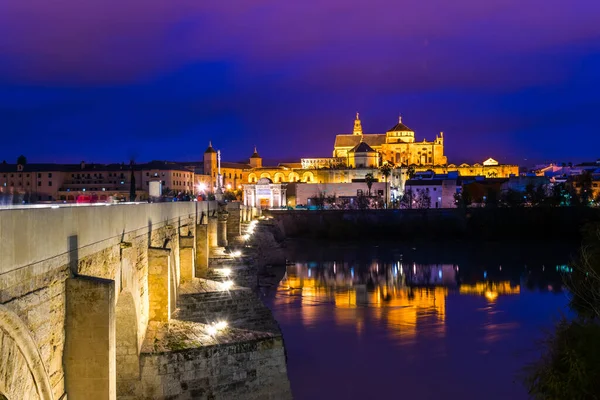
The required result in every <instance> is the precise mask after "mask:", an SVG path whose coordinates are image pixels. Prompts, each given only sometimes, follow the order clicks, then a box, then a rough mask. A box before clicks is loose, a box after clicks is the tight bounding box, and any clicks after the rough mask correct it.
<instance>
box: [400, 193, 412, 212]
mask: <svg viewBox="0 0 600 400" xmlns="http://www.w3.org/2000/svg"><path fill="white" fill-rule="evenodd" d="M412 201H413V191H412V189H406V190H405V191H404V195H402V198H401V199H400V208H403V209H408V208H412Z"/></svg>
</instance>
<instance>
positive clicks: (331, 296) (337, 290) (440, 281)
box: [274, 260, 521, 343]
mask: <svg viewBox="0 0 600 400" xmlns="http://www.w3.org/2000/svg"><path fill="white" fill-rule="evenodd" d="M520 290H521V288H520V285H519V284H514V283H512V282H510V281H508V280H506V281H497V282H494V281H482V282H476V283H472V284H468V283H460V275H459V267H458V266H457V265H452V264H417V263H410V264H408V265H407V264H403V263H402V262H401V261H397V262H392V263H383V262H380V261H377V260H376V261H373V262H372V263H370V264H368V265H356V264H351V263H348V262H341V263H338V262H323V263H316V262H304V263H296V264H294V265H288V267H287V271H286V275H285V277H284V279H283V280H282V281H281V283H280V285H279V288H278V290H277V296H276V298H275V301H274V304H275V305H276V306H277V305H283V304H287V305H293V304H298V305H301V306H302V307H300V317H301V318H302V320H303V321H304V322H305V323H306V324H309V325H310V324H311V323H313V322H314V320H315V319H316V318H317V317H318V316H319V315H320V311H321V310H319V309H318V308H316V307H313V306H319V305H325V304H331V305H334V306H335V309H334V312H333V314H334V315H333V318H334V320H335V321H336V323H338V324H340V325H351V326H355V328H356V332H357V333H358V334H360V333H361V332H362V331H363V329H364V325H365V318H366V314H364V313H362V314H361V313H356V314H347V313H344V312H343V311H342V310H344V309H353V308H357V307H368V308H374V310H370V313H369V317H370V318H372V317H375V319H376V320H379V322H381V323H383V324H384V325H385V326H386V327H387V328H388V329H389V333H390V335H392V336H394V337H396V338H397V339H399V340H400V341H401V342H405V343H411V342H412V340H411V339H414V337H415V336H416V335H417V331H418V327H419V326H420V325H424V326H427V328H428V329H427V331H426V332H425V333H426V334H429V335H433V336H439V337H442V336H443V335H444V334H445V328H444V321H445V319H446V298H447V297H448V294H449V293H452V294H460V295H471V296H482V297H484V298H485V299H486V300H487V301H488V302H489V303H490V304H493V303H494V302H495V301H496V300H497V299H498V297H499V296H508V295H517V294H519V293H520ZM487 311H488V312H493V308H490V309H489V310H487ZM486 329H488V330H492V331H493V330H495V329H503V330H505V329H510V326H495V325H489V326H487V328H486Z"/></svg>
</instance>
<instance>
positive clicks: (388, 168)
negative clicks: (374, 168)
mask: <svg viewBox="0 0 600 400" xmlns="http://www.w3.org/2000/svg"><path fill="white" fill-rule="evenodd" d="M393 168H394V166H393V165H392V164H390V163H389V162H387V161H386V162H385V163H384V164H383V165H382V166H381V167H379V171H380V172H381V175H383V177H384V178H385V203H384V204H385V208H387V206H388V190H387V182H388V177H389V176H390V174H391V173H392V169H393Z"/></svg>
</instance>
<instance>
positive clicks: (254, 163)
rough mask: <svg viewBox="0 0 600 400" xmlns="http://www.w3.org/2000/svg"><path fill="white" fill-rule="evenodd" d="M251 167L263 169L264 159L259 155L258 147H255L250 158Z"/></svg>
mask: <svg viewBox="0 0 600 400" xmlns="http://www.w3.org/2000/svg"><path fill="white" fill-rule="evenodd" d="M250 166H251V167H252V168H262V157H261V156H259V155H258V151H256V146H254V153H253V154H252V155H251V156H250Z"/></svg>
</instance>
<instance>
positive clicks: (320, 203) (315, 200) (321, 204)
mask: <svg viewBox="0 0 600 400" xmlns="http://www.w3.org/2000/svg"><path fill="white" fill-rule="evenodd" d="M326 198H327V196H326V195H325V192H319V194H317V195H316V196H315V197H311V198H310V200H311V202H312V204H313V205H314V206H315V207H317V210H322V209H324V208H325V199H326Z"/></svg>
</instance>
